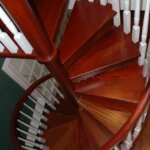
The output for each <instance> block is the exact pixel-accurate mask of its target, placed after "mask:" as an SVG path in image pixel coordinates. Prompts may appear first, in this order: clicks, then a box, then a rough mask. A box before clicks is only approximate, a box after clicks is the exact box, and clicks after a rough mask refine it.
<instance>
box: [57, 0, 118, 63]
mask: <svg viewBox="0 0 150 150" xmlns="http://www.w3.org/2000/svg"><path fill="white" fill-rule="evenodd" d="M106 10H107V11H106ZM114 14H115V13H114V12H113V11H112V8H111V6H110V5H109V6H105V7H104V6H101V5H100V4H99V0H95V2H94V3H89V2H88V1H87V0H82V1H76V4H75V6H74V9H73V12H72V15H71V17H70V20H69V23H68V26H67V29H66V31H65V33H64V36H63V39H62V42H61V45H60V57H61V60H62V62H63V63H64V62H66V61H67V60H68V59H69V58H70V57H71V56H73V55H74V54H75V53H77V51H78V52H79V53H81V52H82V50H81V49H80V48H81V47H82V46H83V45H85V44H86V42H90V39H91V40H92V39H93V38H94V37H93V35H95V33H97V32H98V31H99V30H100V29H101V28H102V27H103V26H104V25H105V24H106V23H107V22H108V21H109V20H110V19H112V17H113V16H114ZM98 18H99V19H98ZM84 50H85V49H84ZM86 50H87V49H86Z"/></svg>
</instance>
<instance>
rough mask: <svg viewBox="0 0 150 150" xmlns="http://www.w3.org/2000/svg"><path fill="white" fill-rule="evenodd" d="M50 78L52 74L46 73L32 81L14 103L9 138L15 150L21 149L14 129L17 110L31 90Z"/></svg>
mask: <svg viewBox="0 0 150 150" xmlns="http://www.w3.org/2000/svg"><path fill="white" fill-rule="evenodd" d="M50 78H52V75H50V74H48V75H46V76H44V77H42V78H41V79H39V80H37V81H36V82H34V83H33V84H32V85H31V86H30V87H29V88H28V89H27V90H26V91H25V92H24V93H23V95H22V96H21V97H20V99H19V101H18V103H17V104H16V107H15V109H14V112H13V115H12V120H11V126H10V134H11V140H12V143H13V145H14V148H15V150H21V147H20V143H19V141H18V139H17V131H16V127H17V117H18V114H19V111H20V109H21V108H22V106H23V103H24V102H25V101H26V99H27V98H28V96H29V95H30V94H31V93H32V92H33V90H35V89H36V88H37V87H38V86H39V85H40V84H42V83H43V82H45V81H46V80H48V79H50Z"/></svg>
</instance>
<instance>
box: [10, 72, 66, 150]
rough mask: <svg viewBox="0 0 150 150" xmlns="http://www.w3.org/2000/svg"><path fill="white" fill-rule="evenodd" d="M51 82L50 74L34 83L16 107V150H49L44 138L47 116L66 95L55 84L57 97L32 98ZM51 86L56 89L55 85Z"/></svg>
mask: <svg viewBox="0 0 150 150" xmlns="http://www.w3.org/2000/svg"><path fill="white" fill-rule="evenodd" d="M49 80H50V81H52V76H51V75H50V74H49V75H46V76H44V77H42V78H41V79H39V80H37V81H36V82H35V83H33V84H32V85H31V86H30V87H29V88H28V89H27V90H26V91H25V92H24V94H23V95H22V96H21V98H20V100H19V101H18V103H17V105H16V108H15V110H14V113H13V117H12V121H11V137H12V142H13V145H14V148H15V149H16V150H21V148H24V149H27V150H36V149H41V150H48V149H49V148H48V147H47V146H46V145H45V142H46V141H45V139H44V138H43V137H42V134H43V133H44V130H45V129H47V125H46V122H47V121H48V118H47V114H49V113H50V111H54V110H56V107H55V104H59V103H60V102H61V101H62V100H63V99H64V95H63V94H62V92H61V91H60V89H59V86H57V85H56V84H55V88H54V91H53V93H54V94H55V97H54V95H51V98H50V99H48V98H45V97H44V96H43V95H42V94H39V97H38V98H33V97H32V94H33V93H34V92H35V91H36V90H37V89H38V88H39V86H41V85H43V84H46V83H45V82H49ZM50 86H53V87H54V85H53V84H51V85H50ZM58 91H59V92H58ZM40 95H41V96H40Z"/></svg>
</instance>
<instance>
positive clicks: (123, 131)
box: [100, 85, 150, 150]
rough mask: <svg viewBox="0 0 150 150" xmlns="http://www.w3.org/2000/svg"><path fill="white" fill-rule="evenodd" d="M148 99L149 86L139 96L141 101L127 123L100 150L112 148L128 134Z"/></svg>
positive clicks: (149, 96) (149, 93)
mask: <svg viewBox="0 0 150 150" xmlns="http://www.w3.org/2000/svg"><path fill="white" fill-rule="evenodd" d="M149 98H150V85H149V86H147V88H146V89H145V91H144V92H143V94H142V95H141V101H140V102H139V104H138V105H137V107H136V109H135V110H134V112H133V114H132V115H131V116H130V117H129V119H128V121H127V122H126V123H125V124H124V125H123V127H122V128H121V129H120V130H119V131H118V132H117V133H116V134H115V135H114V136H113V137H112V138H111V139H110V140H109V141H108V142H107V143H106V144H105V145H104V146H102V147H101V148H100V150H108V149H111V148H112V147H114V146H115V145H116V144H118V142H120V141H122V140H123V139H124V138H125V137H126V136H127V134H128V132H130V131H131V130H132V129H133V127H134V126H135V124H136V123H137V121H138V119H139V117H141V115H142V113H143V111H144V109H145V108H146V106H147V104H148V102H149Z"/></svg>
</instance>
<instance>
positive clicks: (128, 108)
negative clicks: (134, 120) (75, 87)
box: [77, 93, 138, 112]
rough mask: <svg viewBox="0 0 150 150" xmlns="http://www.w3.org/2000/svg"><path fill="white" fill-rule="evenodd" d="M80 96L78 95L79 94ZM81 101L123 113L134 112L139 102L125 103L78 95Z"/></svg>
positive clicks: (111, 99)
mask: <svg viewBox="0 0 150 150" xmlns="http://www.w3.org/2000/svg"><path fill="white" fill-rule="evenodd" d="M77 94H78V93H77ZM78 97H79V101H80V100H81V101H82V100H83V101H85V102H86V101H87V102H91V103H93V104H95V105H97V106H100V107H104V108H108V109H112V110H118V111H123V112H133V111H134V109H135V107H136V106H137V104H138V103H137V102H133V101H124V100H120V99H119V100H118V99H113V98H106V97H100V96H94V95H88V94H78Z"/></svg>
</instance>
